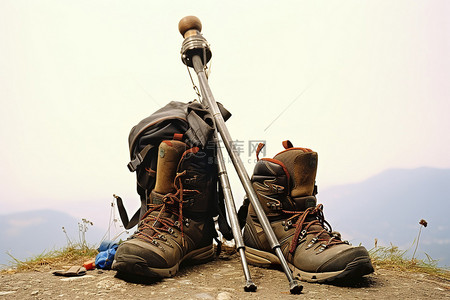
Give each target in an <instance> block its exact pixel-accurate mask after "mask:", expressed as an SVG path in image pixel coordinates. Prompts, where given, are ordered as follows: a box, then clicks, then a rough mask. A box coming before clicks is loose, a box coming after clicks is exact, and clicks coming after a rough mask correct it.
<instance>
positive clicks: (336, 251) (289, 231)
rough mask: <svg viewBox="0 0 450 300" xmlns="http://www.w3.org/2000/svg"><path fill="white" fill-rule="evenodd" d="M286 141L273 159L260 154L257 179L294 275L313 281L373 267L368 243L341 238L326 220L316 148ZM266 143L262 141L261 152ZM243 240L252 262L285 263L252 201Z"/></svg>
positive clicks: (257, 188)
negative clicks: (317, 180)
mask: <svg viewBox="0 0 450 300" xmlns="http://www.w3.org/2000/svg"><path fill="white" fill-rule="evenodd" d="M283 145H284V147H285V149H286V150H284V151H282V152H280V153H278V154H277V155H276V156H275V157H274V158H273V159H271V158H262V159H260V160H258V162H257V163H256V166H255V170H254V174H253V176H252V185H253V188H254V189H255V192H256V194H257V195H258V200H259V201H260V203H261V205H262V207H263V209H264V212H265V213H266V215H267V217H268V219H269V222H270V224H271V227H272V229H273V231H274V233H275V235H276V237H277V238H278V240H279V243H280V248H281V251H282V252H283V254H284V256H285V257H286V260H287V262H288V264H289V267H290V268H291V269H292V270H293V274H294V276H295V277H298V278H300V279H301V280H304V281H308V282H326V281H332V280H335V279H348V278H355V277H361V276H363V275H366V274H369V273H372V272H373V271H374V270H373V266H372V263H371V261H370V258H369V253H368V252H367V250H366V248H364V247H361V246H360V247H353V246H351V245H350V244H349V243H348V242H346V241H343V240H341V236H340V234H339V233H338V232H334V231H332V229H331V226H330V224H329V223H328V222H327V221H326V220H325V218H324V214H323V206H322V204H319V205H317V200H316V197H315V195H316V193H317V192H316V189H317V188H316V186H315V177H316V171H317V153H316V152H313V151H312V150H310V149H307V148H294V147H293V146H292V144H291V143H290V142H289V141H285V142H283ZM261 149H262V146H260V147H258V151H257V152H258V153H257V156H258V154H259V151H260V150H261ZM244 241H245V245H246V246H247V247H246V255H247V259H248V262H249V263H251V264H253V265H256V266H262V267H269V266H272V265H279V264H280V261H279V259H278V257H277V256H276V255H275V254H274V252H273V251H272V249H271V247H270V245H269V242H268V241H267V237H266V235H265V233H264V231H263V229H262V227H261V224H260V223H259V221H258V219H257V217H256V214H255V211H254V209H253V207H252V205H250V207H249V213H248V216H247V223H246V225H245V228H244Z"/></svg>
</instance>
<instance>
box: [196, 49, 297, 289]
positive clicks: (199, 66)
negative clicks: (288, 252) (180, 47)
mask: <svg viewBox="0 0 450 300" xmlns="http://www.w3.org/2000/svg"><path fill="white" fill-rule="evenodd" d="M192 62H193V66H194V70H195V72H196V73H197V76H198V79H199V83H200V86H201V88H202V89H203V90H204V95H203V96H204V99H205V101H206V104H207V106H208V109H209V110H210V112H211V114H212V115H213V117H214V120H215V123H216V127H217V129H218V131H219V133H220V135H221V136H222V140H223V143H224V145H225V148H226V149H227V152H228V154H229V155H230V157H231V161H232V162H233V165H234V167H235V169H236V172H237V174H238V176H239V179H240V180H241V183H242V185H243V187H244V190H245V192H246V193H247V195H248V197H249V199H250V202H251V204H252V205H253V208H254V210H255V213H256V215H257V217H258V220H259V222H260V223H261V226H262V228H263V230H264V232H265V234H266V235H267V240H268V242H269V244H270V247H271V248H272V249H273V250H274V252H275V254H276V255H277V257H278V259H279V260H280V263H281V267H282V268H283V270H284V273H285V274H286V277H287V278H288V280H289V284H290V289H291V293H299V292H300V291H301V289H302V286H301V285H299V284H298V283H297V281H295V280H294V278H293V277H292V272H291V270H290V269H289V266H288V264H287V262H286V259H285V257H284V255H283V253H282V251H281V249H280V243H279V242H278V239H277V237H276V236H275V233H274V232H273V230H272V227H271V226H270V223H269V220H268V219H267V216H266V214H265V213H264V210H263V209H262V207H261V204H260V203H259V201H258V197H257V195H256V193H255V191H254V190H253V187H252V185H251V182H250V178H249V177H248V174H247V172H246V170H245V167H244V164H243V163H242V160H241V159H240V157H239V153H237V150H236V149H235V148H234V147H232V145H231V141H232V139H231V135H230V133H229V132H228V129H227V127H226V125H225V120H224V119H223V117H222V114H221V113H220V110H219V107H218V106H217V103H216V101H215V99H214V96H213V94H212V92H211V89H210V88H209V84H208V79H207V78H206V75H205V72H204V70H203V63H202V60H201V58H200V57H199V56H198V55H194V57H193V58H192Z"/></svg>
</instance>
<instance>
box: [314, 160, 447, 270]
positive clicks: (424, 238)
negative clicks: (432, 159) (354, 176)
mask: <svg viewBox="0 0 450 300" xmlns="http://www.w3.org/2000/svg"><path fill="white" fill-rule="evenodd" d="M449 198H450V169H436V168H427V167H422V168H417V169H390V170H386V171H384V172H382V173H380V174H378V175H375V176H373V177H371V178H369V179H367V180H365V181H362V182H359V183H354V184H346V185H341V186H336V187H331V188H327V189H324V190H322V191H320V194H319V195H318V201H319V203H323V204H324V212H325V217H326V219H327V220H329V221H330V223H331V225H332V226H333V229H334V230H337V231H341V233H342V234H343V235H344V236H343V237H344V239H351V242H353V244H359V243H360V242H362V243H363V245H365V246H366V247H367V248H372V247H373V246H374V239H375V238H377V239H378V245H384V246H387V245H389V244H390V243H392V244H394V245H396V246H399V247H400V248H401V249H403V250H406V249H408V248H410V249H411V251H410V252H409V253H410V255H411V254H412V251H413V250H414V248H412V247H411V246H412V244H413V241H414V239H415V238H416V237H417V233H418V231H419V227H420V225H419V220H420V219H425V220H426V221H428V227H427V228H424V229H423V230H422V234H421V238H420V243H419V248H418V250H417V254H419V257H420V258H424V257H425V254H424V252H426V253H427V254H429V255H430V256H431V257H432V258H433V259H439V265H440V266H442V267H444V266H447V267H448V266H450V222H449V213H450V201H449V200H450V199H449ZM417 254H416V256H417Z"/></svg>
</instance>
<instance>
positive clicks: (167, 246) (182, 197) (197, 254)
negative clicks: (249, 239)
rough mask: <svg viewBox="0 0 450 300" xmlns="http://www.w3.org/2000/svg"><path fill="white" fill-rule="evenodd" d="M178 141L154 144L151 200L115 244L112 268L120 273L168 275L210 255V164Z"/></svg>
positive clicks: (212, 180)
mask: <svg viewBox="0 0 450 300" xmlns="http://www.w3.org/2000/svg"><path fill="white" fill-rule="evenodd" d="M185 149H186V144H184V143H182V142H180V141H163V142H162V143H161V144H160V146H159V156H158V168H157V174H156V184H155V188H154V190H153V191H152V193H151V195H150V200H151V204H150V205H149V209H148V211H147V213H146V214H145V215H144V216H143V218H142V219H141V221H140V222H139V224H138V229H137V231H136V232H135V233H134V234H133V235H132V236H131V237H130V238H129V239H128V240H126V241H125V242H123V243H122V244H121V245H120V246H119V248H118V249H117V252H116V255H115V259H114V263H113V265H112V268H113V269H114V270H117V271H119V272H120V273H122V274H131V275H138V276H145V277H160V278H161V277H171V276H173V275H175V273H176V272H177V271H178V269H179V266H180V263H181V262H183V261H190V262H192V263H203V262H207V261H210V260H212V259H213V258H214V250H213V243H212V240H213V237H214V236H215V234H216V232H215V229H214V222H213V220H212V217H211V213H210V211H211V203H212V201H213V199H214V197H215V194H214V192H215V188H216V187H215V181H214V179H213V178H214V176H213V174H214V173H213V172H217V171H216V170H215V166H214V165H212V164H208V160H207V159H208V158H207V156H206V154H205V152H203V151H200V150H199V148H197V147H194V148H191V149H188V150H185Z"/></svg>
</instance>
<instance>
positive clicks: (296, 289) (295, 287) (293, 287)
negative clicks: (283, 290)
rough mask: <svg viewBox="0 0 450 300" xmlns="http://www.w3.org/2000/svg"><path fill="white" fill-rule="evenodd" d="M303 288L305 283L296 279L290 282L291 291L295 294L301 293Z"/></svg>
mask: <svg viewBox="0 0 450 300" xmlns="http://www.w3.org/2000/svg"><path fill="white" fill-rule="evenodd" d="M302 290H303V285H301V284H299V283H298V282H297V281H296V280H293V281H292V282H290V283H289V291H290V292H291V294H293V295H297V294H300V293H301V292H302Z"/></svg>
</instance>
